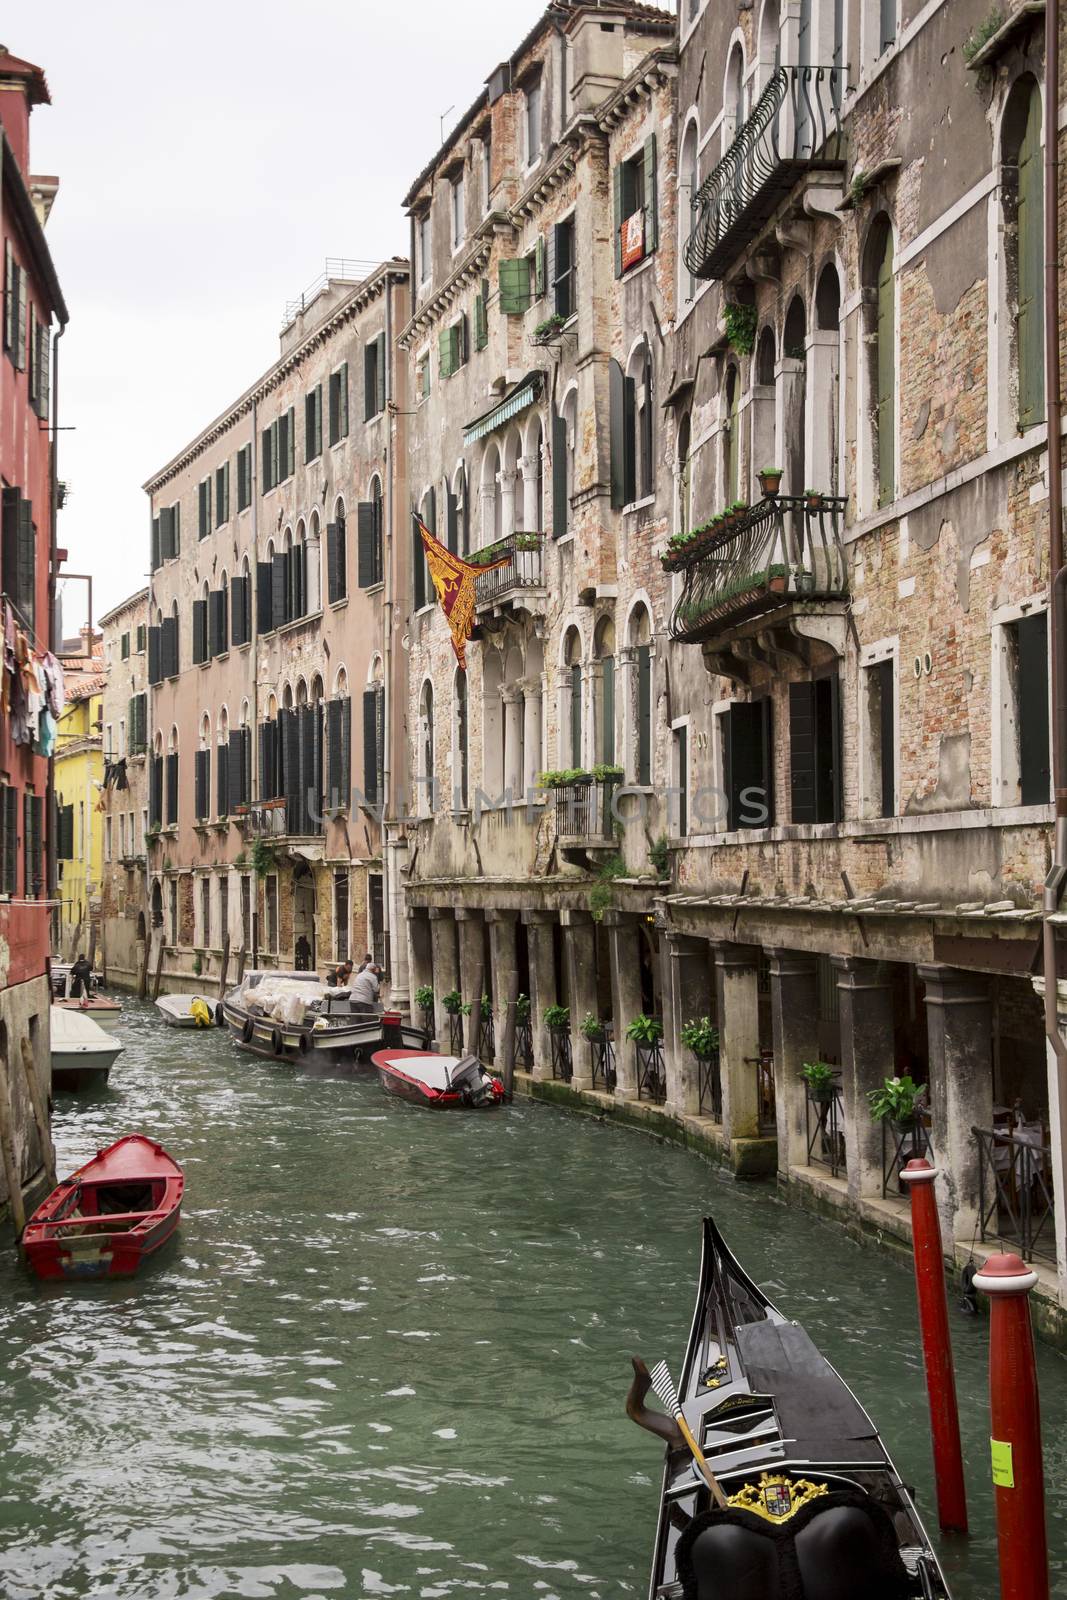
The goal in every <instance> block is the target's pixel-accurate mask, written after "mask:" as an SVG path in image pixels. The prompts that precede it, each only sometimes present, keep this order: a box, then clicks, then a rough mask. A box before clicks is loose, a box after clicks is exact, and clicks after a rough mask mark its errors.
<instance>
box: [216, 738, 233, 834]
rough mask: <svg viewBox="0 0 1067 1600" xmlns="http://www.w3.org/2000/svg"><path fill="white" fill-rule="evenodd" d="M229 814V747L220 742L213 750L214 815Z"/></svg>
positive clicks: (222, 815) (224, 815) (223, 815)
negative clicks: (214, 750)
mask: <svg viewBox="0 0 1067 1600" xmlns="http://www.w3.org/2000/svg"><path fill="white" fill-rule="evenodd" d="M229 814H230V747H229V745H228V744H220V745H219V746H218V749H217V750H216V752H215V815H216V816H217V817H226V816H229Z"/></svg>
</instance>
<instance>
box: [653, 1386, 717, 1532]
mask: <svg viewBox="0 0 1067 1600" xmlns="http://www.w3.org/2000/svg"><path fill="white" fill-rule="evenodd" d="M651 1377H652V1387H653V1389H655V1391H656V1395H657V1396H658V1398H659V1399H660V1401H662V1403H663V1405H664V1406H666V1408H667V1410H668V1411H669V1412H670V1414H671V1416H672V1417H673V1418H674V1420H675V1422H676V1423H677V1424H678V1426H679V1428H680V1429H681V1431H682V1437H683V1439H684V1440H685V1442H686V1444H687V1445H688V1446H689V1448H690V1450H691V1451H692V1454H693V1460H694V1461H695V1462H696V1464H697V1466H698V1467H699V1468H700V1472H701V1476H702V1477H703V1479H704V1482H705V1483H706V1484H707V1486H708V1488H709V1489H710V1490H711V1498H712V1499H713V1500H714V1501H715V1504H716V1505H717V1506H719V1507H720V1509H722V1510H725V1509H726V1496H725V1495H724V1494H723V1492H722V1488H721V1486H720V1484H719V1480H718V1478H717V1477H716V1476H715V1474H714V1472H712V1470H711V1468H710V1467H709V1466H708V1463H707V1459H706V1458H705V1455H704V1452H703V1450H701V1448H700V1446H699V1445H698V1444H697V1442H696V1439H695V1438H694V1437H693V1433H692V1430H691V1429H690V1427H689V1424H688V1422H686V1420H685V1417H684V1416H683V1415H682V1407H681V1404H680V1403H679V1400H678V1394H677V1391H676V1390H675V1387H674V1380H673V1379H672V1378H671V1375H670V1371H669V1370H668V1367H667V1363H666V1362H665V1361H661V1362H660V1363H659V1365H658V1366H656V1367H653V1368H652V1373H651Z"/></svg>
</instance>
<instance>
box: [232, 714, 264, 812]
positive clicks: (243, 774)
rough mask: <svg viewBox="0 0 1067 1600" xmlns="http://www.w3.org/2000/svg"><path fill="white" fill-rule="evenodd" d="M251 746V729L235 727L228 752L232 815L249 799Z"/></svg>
mask: <svg viewBox="0 0 1067 1600" xmlns="http://www.w3.org/2000/svg"><path fill="white" fill-rule="evenodd" d="M250 747H251V729H250V728H235V729H234V730H233V732H232V733H231V734H230V739H229V746H228V749H227V753H226V783H227V796H226V810H227V812H228V813H229V815H230V816H231V817H232V816H234V815H235V814H236V812H237V808H238V807H239V806H245V805H247V804H248V801H249V793H248V752H249V749H250ZM270 798H271V797H270V796H269V795H265V796H264V799H270ZM220 809H221V806H220Z"/></svg>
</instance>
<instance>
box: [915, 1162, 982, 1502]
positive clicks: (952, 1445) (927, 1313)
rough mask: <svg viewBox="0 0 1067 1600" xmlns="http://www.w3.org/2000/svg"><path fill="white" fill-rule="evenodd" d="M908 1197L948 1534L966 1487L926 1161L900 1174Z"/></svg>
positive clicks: (932, 1170) (931, 1175) (931, 1173)
mask: <svg viewBox="0 0 1067 1600" xmlns="http://www.w3.org/2000/svg"><path fill="white" fill-rule="evenodd" d="M900 1176H901V1178H902V1180H903V1181H904V1182H905V1183H906V1184H907V1186H908V1190H909V1193H910V1195H911V1236H912V1243H913V1246H914V1251H915V1288H916V1290H917V1292H918V1297H919V1329H920V1332H921V1333H922V1342H923V1364H924V1365H925V1367H926V1392H927V1394H928V1395H929V1397H930V1433H931V1437H932V1439H933V1445H934V1481H935V1483H936V1485H937V1520H938V1523H939V1524H940V1526H941V1527H942V1529H943V1530H944V1531H945V1532H946V1533H966V1532H967V1490H966V1487H965V1485H964V1481H963V1450H962V1448H961V1446H960V1414H959V1407H958V1405H957V1403H956V1374H955V1371H954V1369H953V1365H952V1340H951V1337H950V1335H949V1328H948V1301H947V1299H946V1296H945V1260H944V1256H943V1254H942V1250H941V1222H940V1219H939V1217H938V1214H937V1200H936V1198H935V1196H934V1179H935V1178H936V1177H937V1168H936V1167H932V1166H931V1165H930V1163H929V1161H926V1160H924V1159H918V1160H914V1161H909V1162H908V1164H907V1166H906V1167H905V1168H904V1169H903V1171H902V1172H901V1174H900Z"/></svg>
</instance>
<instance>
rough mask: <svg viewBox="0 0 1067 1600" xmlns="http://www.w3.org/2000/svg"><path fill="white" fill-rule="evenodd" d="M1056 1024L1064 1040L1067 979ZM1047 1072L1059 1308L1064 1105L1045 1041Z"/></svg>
mask: <svg viewBox="0 0 1067 1600" xmlns="http://www.w3.org/2000/svg"><path fill="white" fill-rule="evenodd" d="M1033 985H1034V989H1035V990H1036V991H1037V993H1038V995H1039V996H1040V998H1041V1003H1042V1005H1044V1003H1045V980H1044V978H1043V977H1038V978H1034V980H1033ZM1056 1022H1057V1025H1058V1027H1059V1031H1060V1037H1061V1039H1067V979H1064V978H1058V979H1057V981H1056ZM1045 1062H1046V1067H1047V1072H1048V1122H1049V1130H1050V1134H1051V1145H1052V1150H1051V1156H1052V1192H1053V1194H1054V1196H1055V1197H1056V1199H1055V1206H1054V1211H1053V1222H1054V1224H1055V1229H1056V1235H1055V1237H1056V1276H1057V1279H1058V1281H1059V1298H1060V1305H1061V1306H1067V1198H1065V1197H1067V1103H1065V1101H1064V1084H1063V1083H1062V1082H1061V1080H1060V1064H1059V1060H1058V1059H1057V1056H1056V1051H1055V1049H1054V1047H1053V1045H1052V1042H1051V1040H1049V1039H1047V1038H1046V1040H1045Z"/></svg>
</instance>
